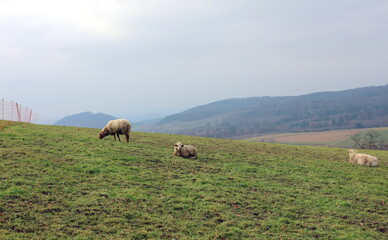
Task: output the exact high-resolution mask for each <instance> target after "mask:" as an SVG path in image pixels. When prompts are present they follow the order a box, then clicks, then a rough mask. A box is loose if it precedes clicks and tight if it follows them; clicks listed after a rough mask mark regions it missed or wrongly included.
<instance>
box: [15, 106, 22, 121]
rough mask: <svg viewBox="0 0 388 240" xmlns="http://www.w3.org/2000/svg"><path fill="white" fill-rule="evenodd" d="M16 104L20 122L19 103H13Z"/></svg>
mask: <svg viewBox="0 0 388 240" xmlns="http://www.w3.org/2000/svg"><path fill="white" fill-rule="evenodd" d="M15 104H16V111H17V112H18V120H19V122H20V117H21V116H20V109H19V104H17V103H15Z"/></svg>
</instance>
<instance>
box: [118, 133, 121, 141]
mask: <svg viewBox="0 0 388 240" xmlns="http://www.w3.org/2000/svg"><path fill="white" fill-rule="evenodd" d="M117 138H118V139H119V142H121V140H120V136H119V134H117Z"/></svg>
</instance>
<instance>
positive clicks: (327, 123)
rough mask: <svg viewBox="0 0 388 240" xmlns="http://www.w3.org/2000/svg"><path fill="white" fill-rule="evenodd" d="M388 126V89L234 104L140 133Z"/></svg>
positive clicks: (195, 111)
mask: <svg viewBox="0 0 388 240" xmlns="http://www.w3.org/2000/svg"><path fill="white" fill-rule="evenodd" d="M385 126H388V85H385V86H373V87H365V88H357V89H350V90H345V91H337V92H319V93H312V94H307V95H301V96H286V97H251V98H234V99H227V100H222V101H217V102H213V103H210V104H207V105H202V106H198V107H194V108H192V109H189V110H186V111H184V112H181V113H177V114H174V115H170V116H167V117H165V118H163V119H161V120H160V121H158V122H156V123H154V124H148V125H147V124H145V125H141V127H140V128H139V130H140V131H148V132H160V133H173V134H184V135H194V136H204V137H218V138H233V137H238V136H244V135H246V136H249V135H254V134H267V133H287V132H307V131H324V130H336V129H350V128H366V127H385Z"/></svg>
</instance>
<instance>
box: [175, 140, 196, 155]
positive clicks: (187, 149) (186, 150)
mask: <svg viewBox="0 0 388 240" xmlns="http://www.w3.org/2000/svg"><path fill="white" fill-rule="evenodd" d="M174 156H176V157H183V158H197V149H196V148H195V147H194V146H191V145H183V144H182V143H181V142H177V143H175V145H174Z"/></svg>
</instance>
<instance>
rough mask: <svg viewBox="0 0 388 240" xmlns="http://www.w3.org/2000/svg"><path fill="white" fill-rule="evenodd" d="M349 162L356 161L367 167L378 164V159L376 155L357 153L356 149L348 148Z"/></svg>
mask: <svg viewBox="0 0 388 240" xmlns="http://www.w3.org/2000/svg"><path fill="white" fill-rule="evenodd" d="M349 162H351V163H357V164H360V165H364V166H367V167H378V166H379V160H378V159H377V157H375V156H372V155H368V154H363V153H357V151H356V150H353V149H351V150H349Z"/></svg>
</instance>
